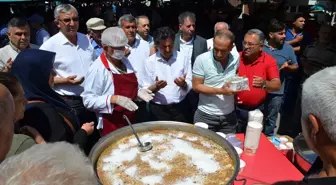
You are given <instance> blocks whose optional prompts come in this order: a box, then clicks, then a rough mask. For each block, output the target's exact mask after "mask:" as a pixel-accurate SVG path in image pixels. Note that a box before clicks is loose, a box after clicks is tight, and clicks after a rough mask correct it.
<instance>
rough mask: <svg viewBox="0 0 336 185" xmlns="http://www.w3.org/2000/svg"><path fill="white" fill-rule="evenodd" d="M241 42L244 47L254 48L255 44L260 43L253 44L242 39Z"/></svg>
mask: <svg viewBox="0 0 336 185" xmlns="http://www.w3.org/2000/svg"><path fill="white" fill-rule="evenodd" d="M242 44H243V46H244V47H245V46H247V47H249V48H254V47H255V46H257V45H260V43H258V44H253V43H251V42H245V41H243V42H242Z"/></svg>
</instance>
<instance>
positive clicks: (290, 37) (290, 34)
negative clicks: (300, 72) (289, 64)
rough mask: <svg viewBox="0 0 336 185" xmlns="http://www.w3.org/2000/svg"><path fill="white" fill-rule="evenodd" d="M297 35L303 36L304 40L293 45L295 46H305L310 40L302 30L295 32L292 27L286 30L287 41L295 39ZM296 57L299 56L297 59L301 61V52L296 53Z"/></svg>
mask: <svg viewBox="0 0 336 185" xmlns="http://www.w3.org/2000/svg"><path fill="white" fill-rule="evenodd" d="M297 36H303V40H302V41H301V42H299V43H295V44H293V45H292V46H293V47H297V46H300V47H305V46H307V45H308V43H309V42H310V41H309V38H308V36H307V34H306V32H303V31H302V32H300V33H297V34H294V33H293V31H292V29H291V28H288V29H287V30H286V41H291V40H294V39H295V38H296V37H297ZM301 49H302V48H301ZM296 57H297V60H298V61H300V53H296Z"/></svg>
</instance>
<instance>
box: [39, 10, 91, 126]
mask: <svg viewBox="0 0 336 185" xmlns="http://www.w3.org/2000/svg"><path fill="white" fill-rule="evenodd" d="M54 17H55V24H56V25H57V26H58V28H60V32H59V33H57V34H56V35H54V36H52V37H51V38H50V39H49V40H47V41H46V42H45V43H43V45H42V46H41V48H40V49H42V50H47V51H52V52H55V53H56V56H55V62H54V70H55V72H56V74H57V75H56V76H55V78H54V82H55V86H54V90H55V91H56V92H57V93H58V94H59V95H60V96H61V97H62V98H63V99H64V100H65V101H66V102H67V103H68V104H69V105H70V107H71V108H73V109H74V110H75V111H76V112H75V113H76V115H77V117H78V118H79V120H80V122H81V123H85V122H91V121H95V120H96V117H95V115H94V113H91V112H89V111H87V110H86V109H85V107H84V105H83V101H82V98H81V97H80V94H81V93H82V92H83V90H84V88H83V84H82V82H83V81H84V76H85V74H86V73H87V71H88V69H89V66H90V65H91V64H92V62H93V61H94V60H95V58H96V55H95V51H94V49H93V47H92V46H91V44H90V42H89V39H88V38H87V37H86V36H85V35H84V34H82V33H78V32H77V30H78V26H79V23H78V21H79V18H78V13H77V10H76V8H75V7H73V6H72V5H70V4H61V5H58V6H57V7H56V8H55V11H54Z"/></svg>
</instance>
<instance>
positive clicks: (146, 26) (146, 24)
mask: <svg viewBox="0 0 336 185" xmlns="http://www.w3.org/2000/svg"><path fill="white" fill-rule="evenodd" d="M149 31H150V21H149V19H148V17H147V16H145V15H140V16H138V17H137V32H138V33H137V35H136V38H137V39H142V40H144V41H146V42H148V44H149V48H152V47H153V45H154V40H153V37H152V36H151V35H150V34H149Z"/></svg>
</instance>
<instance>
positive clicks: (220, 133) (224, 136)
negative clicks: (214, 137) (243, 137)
mask: <svg viewBox="0 0 336 185" xmlns="http://www.w3.org/2000/svg"><path fill="white" fill-rule="evenodd" d="M216 134H218V135H220V136H222V137H223V138H226V135H225V134H224V133H222V132H216Z"/></svg>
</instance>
